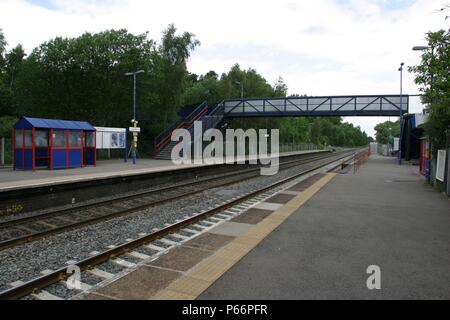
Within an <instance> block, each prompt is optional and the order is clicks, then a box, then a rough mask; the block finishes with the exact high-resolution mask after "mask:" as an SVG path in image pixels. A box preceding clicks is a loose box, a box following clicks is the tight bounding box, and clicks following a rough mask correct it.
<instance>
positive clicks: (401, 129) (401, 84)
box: [398, 62, 404, 165]
mask: <svg viewBox="0 0 450 320" xmlns="http://www.w3.org/2000/svg"><path fill="white" fill-rule="evenodd" d="M403 65H404V63H403V62H402V63H400V69H398V70H399V71H400V119H399V123H400V138H399V139H398V164H399V165H401V164H402V135H403V126H402V122H403V121H402V120H403V119H402V117H403Z"/></svg>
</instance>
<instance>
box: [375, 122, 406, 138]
mask: <svg viewBox="0 0 450 320" xmlns="http://www.w3.org/2000/svg"><path fill="white" fill-rule="evenodd" d="M398 137H400V124H399V122H398V121H396V122H392V121H385V122H382V123H379V124H377V125H376V126H375V138H376V141H377V142H379V143H382V144H388V143H393V141H394V138H398Z"/></svg>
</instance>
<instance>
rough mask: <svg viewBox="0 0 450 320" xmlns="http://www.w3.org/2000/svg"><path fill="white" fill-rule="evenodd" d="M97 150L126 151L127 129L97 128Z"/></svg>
mask: <svg viewBox="0 0 450 320" xmlns="http://www.w3.org/2000/svg"><path fill="white" fill-rule="evenodd" d="M95 129H96V130H97V131H96V143H97V149H124V148H125V141H126V129H125V128H109V127H95Z"/></svg>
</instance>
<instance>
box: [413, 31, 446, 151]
mask: <svg viewBox="0 0 450 320" xmlns="http://www.w3.org/2000/svg"><path fill="white" fill-rule="evenodd" d="M427 40H428V49H427V50H425V52H424V53H423V54H422V62H421V64H420V65H418V66H413V67H410V68H409V71H410V72H413V73H415V75H416V78H415V82H416V83H417V84H419V85H420V86H421V88H420V90H421V91H422V92H423V93H424V95H423V96H422V101H423V102H424V103H426V104H427V106H428V107H427V109H428V112H429V117H428V121H427V122H426V124H425V131H426V133H427V134H428V136H429V138H430V141H431V142H432V146H433V150H434V152H435V151H436V150H437V149H441V148H443V147H444V146H445V143H446V135H447V134H449V135H450V30H447V31H445V30H440V31H437V32H429V33H428V34H427Z"/></svg>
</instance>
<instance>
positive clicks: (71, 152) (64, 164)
mask: <svg viewBox="0 0 450 320" xmlns="http://www.w3.org/2000/svg"><path fill="white" fill-rule="evenodd" d="M95 132H96V131H95V128H94V127H93V126H92V125H91V124H90V123H89V122H86V121H68V120H53V119H42V118H30V117H22V118H21V119H20V120H19V121H18V122H17V123H16V124H15V125H14V127H13V150H14V169H31V170H34V169H35V168H36V167H43V166H45V167H48V168H50V169H65V168H75V167H83V166H86V165H94V166H95V164H96V138H95Z"/></svg>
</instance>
